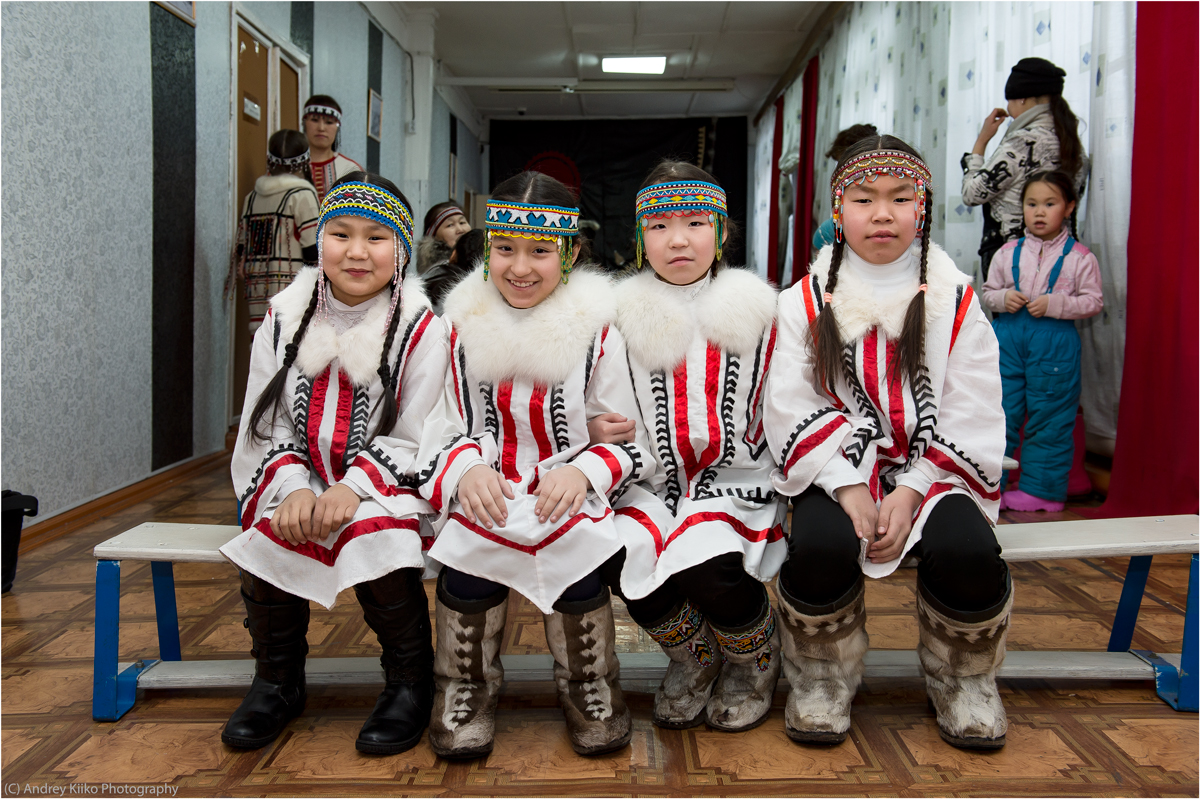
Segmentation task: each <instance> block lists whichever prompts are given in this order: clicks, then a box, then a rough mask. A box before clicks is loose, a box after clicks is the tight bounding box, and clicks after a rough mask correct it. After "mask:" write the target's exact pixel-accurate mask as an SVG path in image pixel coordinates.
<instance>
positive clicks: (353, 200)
mask: <svg viewBox="0 0 1200 799" xmlns="http://www.w3.org/2000/svg"><path fill="white" fill-rule="evenodd" d="M338 216H361V217H363V218H364V219H370V220H372V221H373V222H378V223H380V224H381V225H387V226H388V227H389V228H391V229H392V232H393V233H395V234H396V245H395V247H393V253H394V263H395V271H394V272H393V273H392V304H391V305H390V306H389V307H388V314H387V321H385V322H384V324H383V329H384V330H387V329H388V328H389V327H391V325H392V314H394V313H395V312H396V306H397V305H398V304H399V301H400V294H401V292H402V289H401V285H400V280H401V277H402V275H401V273H402V272H403V271H404V267H405V266H407V265H408V261H409V259H410V258H411V257H412V251H413V220H412V213H411V212H410V211H409V210H408V208H407V206H405V205H404V203H402V202H400V200H399V199H398V198H397V197H396V196H395V195H394V194H392V193H391V192H389V191H387V190H386V189H384V188H382V187H381V186H374V185H371V184H370V183H357V182H354V183H341V184H339V185H337V186H334V187H333V188H332V189H330V190H329V193H328V194H326V195H325V200H324V202H322V203H321V215H320V216H319V217H317V269H318V270H319V271H320V273H321V277H322V279H321V280H320V281H319V283H318V289H317V307H316V311H315V313H316V317H317V318H318V319H323V318H324V317H325V314H326V313H327V310H328V309H327V308H326V305H325V302H326V300H325V280H324V276H325V223H326V222H328V221H329V220H330V219H333V218H334V217H338ZM401 245H403V246H401Z"/></svg>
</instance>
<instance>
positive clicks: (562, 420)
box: [550, 383, 571, 452]
mask: <svg viewBox="0 0 1200 799" xmlns="http://www.w3.org/2000/svg"><path fill="white" fill-rule="evenodd" d="M550 427H551V429H552V430H553V431H554V446H555V447H557V448H558V451H559V452H562V451H563V450H565V449H567V448H568V447H570V446H571V437H570V435H568V430H569V428H568V427H567V402H566V400H565V399H563V389H562V383H559V384H558V385H556V386H555V387H554V388H552V389H550Z"/></svg>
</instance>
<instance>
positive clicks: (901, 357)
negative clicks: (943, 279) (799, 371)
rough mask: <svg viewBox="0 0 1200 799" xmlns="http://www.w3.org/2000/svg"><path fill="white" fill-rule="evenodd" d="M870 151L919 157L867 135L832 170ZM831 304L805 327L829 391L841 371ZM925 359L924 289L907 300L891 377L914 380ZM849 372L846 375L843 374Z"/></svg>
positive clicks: (924, 257)
mask: <svg viewBox="0 0 1200 799" xmlns="http://www.w3.org/2000/svg"><path fill="white" fill-rule="evenodd" d="M873 150H900V151H902V152H906V153H908V154H910V155H914V156H916V157H917V158H920V157H921V156H920V154H919V153H918V152H917V151H916V150H914V149H913V148H912V147H910V146H909V145H908V144H906V143H904V142H903V141H901V140H900V139H897V138H896V137H895V136H871V137H870V138H867V139H863V140H861V141H859V142H857V143H855V144H852V145H850V146H849V147H848V148H846V151H845V152H844V153H843V154H842V157H841V159H839V160H838V164H837V167H836V168H835V169H834V173H835V174H836V173H837V171H838V170H839V169H841V168H842V166H843V165H845V164H846V163H847V162H849V161H850V160H851V159H852V158H856V157H858V156H860V155H862V154H863V153H868V152H871V151H873ZM933 207H934V206H933V190H932V189H931V188H930V187H928V186H926V188H925V208H926V211H925V219H924V222H923V223H922V225H921V230H920V236H921V264H920V283H921V285H924V284H925V283H926V282H927V280H926V278H927V276H928V270H929V240H930V237H931V230H932V227H933V213H932V209H933ZM844 239H845V237H844V236H843V237H839V238H838V239H837V240H835V241H834V243H833V257H832V259H831V261H830V263H829V275H828V276H827V277H826V278H825V289H824V293H825V294H830V295H832V294H833V293H834V291H835V290H836V289H837V284H838V270H839V268H840V267H841V265H842V258H843V256H844V255H845V252H846V243H845V240H844ZM830 306H831V303H828V302H826V303H823V304H822V305H821V311H820V313H818V314H817V318H816V319H814V320H813V322H812V324H811V325H809V329H808V333H809V336H808V352H809V357H810V358H811V359H812V361H813V364H814V365H815V367H816V371H817V379H818V380H819V381H820V384H821V385H822V386H823V387H825V388H826V390H828V391H832V390H833V385H834V383H835V382H836V377H837V375H838V374H839V371H840V370H843V369H844V367H843V365H842V364H843V361H842V349H843V346H844V344H843V342H842V332H841V329H840V328H839V326H838V321H837V319H836V318H835V317H834V315H833V308H832V307H830ZM924 360H925V292H924V291H918V292H917V293H916V294H915V295H914V296H913V298H912V300H910V301H909V303H908V310H907V311H906V312H905V314H904V327H903V328H902V329H901V332H900V338H899V340H898V341H897V342H896V357H895V360H894V361H893V362H892V377H896V376H897V375H900V376H903V377H907V378H908V379H909V381H910V382H912V381H915V380H916V379H917V378H918V377H919V376H920V373H921V370H922V369H923V368H924ZM850 376H851V375H849V374H847V375H846V377H848V378H849V377H850Z"/></svg>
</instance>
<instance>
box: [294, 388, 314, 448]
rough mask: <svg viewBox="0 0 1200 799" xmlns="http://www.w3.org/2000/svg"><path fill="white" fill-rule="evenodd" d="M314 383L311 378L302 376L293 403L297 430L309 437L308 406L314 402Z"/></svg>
mask: <svg viewBox="0 0 1200 799" xmlns="http://www.w3.org/2000/svg"><path fill="white" fill-rule="evenodd" d="M312 390H313V381H312V378H311V377H305V376H304V375H301V376H300V379H299V380H297V381H296V398H295V400H293V401H292V419H294V420H295V425H296V430H297V431H300V432H301V433H302V435H305V436H307V435H308V405H309V403H310V402H312Z"/></svg>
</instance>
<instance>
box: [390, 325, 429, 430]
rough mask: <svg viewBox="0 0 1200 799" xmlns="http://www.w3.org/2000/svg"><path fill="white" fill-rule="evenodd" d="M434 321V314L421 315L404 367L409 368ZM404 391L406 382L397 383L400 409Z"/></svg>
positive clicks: (409, 345)
mask: <svg viewBox="0 0 1200 799" xmlns="http://www.w3.org/2000/svg"><path fill="white" fill-rule="evenodd" d="M431 319H433V312H432V311H430V310H428V309H426V311H425V313H424V314H422V315H421V323H420V324H419V325H417V329H416V330H414V331H413V337H412V341H410V342H409V343H408V354H407V355H405V356H404V366H405V368H407V367H408V359H409V358H411V357H412V354H413V350H415V349H416V348H417V344H419V343H421V337H422V336H424V335H425V331H426V329H428V328H429V322H430V320H431ZM403 390H404V381H403V380H397V381H396V407H397V408H399V407H400V395H401V393H402V392H403Z"/></svg>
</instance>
